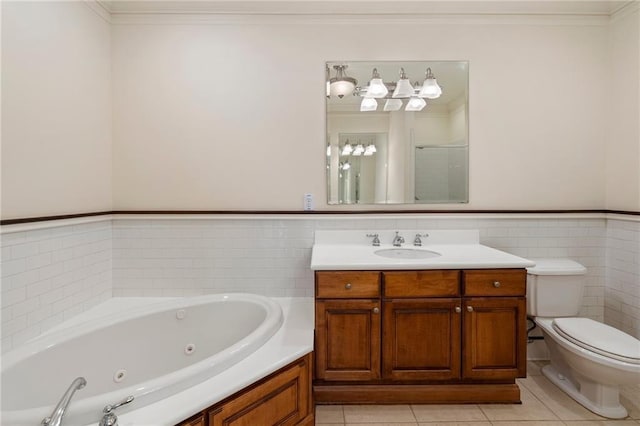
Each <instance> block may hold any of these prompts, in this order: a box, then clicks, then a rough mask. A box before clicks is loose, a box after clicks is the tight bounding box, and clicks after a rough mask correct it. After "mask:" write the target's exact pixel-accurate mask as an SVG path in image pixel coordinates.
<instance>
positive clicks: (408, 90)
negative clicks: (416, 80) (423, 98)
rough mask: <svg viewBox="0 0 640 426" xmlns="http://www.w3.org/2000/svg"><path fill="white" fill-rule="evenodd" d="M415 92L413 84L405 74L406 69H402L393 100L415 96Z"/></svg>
mask: <svg viewBox="0 0 640 426" xmlns="http://www.w3.org/2000/svg"><path fill="white" fill-rule="evenodd" d="M414 93H415V90H414V89H413V86H412V85H411V82H410V81H409V79H408V78H407V74H405V72H404V68H400V80H398V82H397V83H396V89H395V90H394V91H393V95H392V97H393V98H408V97H409V96H413V94H414Z"/></svg>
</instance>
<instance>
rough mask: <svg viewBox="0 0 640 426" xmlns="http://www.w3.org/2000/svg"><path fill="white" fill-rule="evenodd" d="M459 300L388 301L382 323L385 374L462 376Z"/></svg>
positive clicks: (405, 377)
mask: <svg viewBox="0 0 640 426" xmlns="http://www.w3.org/2000/svg"><path fill="white" fill-rule="evenodd" d="M460 303H461V300H460V299H459V298H445V299H413V300H398V299H394V300H386V301H385V302H384V316H383V325H382V330H383V337H382V341H383V349H382V351H383V352H382V366H383V377H384V378H385V379H395V380H448V379H457V378H460V334H461V314H460ZM456 308H457V309H456Z"/></svg>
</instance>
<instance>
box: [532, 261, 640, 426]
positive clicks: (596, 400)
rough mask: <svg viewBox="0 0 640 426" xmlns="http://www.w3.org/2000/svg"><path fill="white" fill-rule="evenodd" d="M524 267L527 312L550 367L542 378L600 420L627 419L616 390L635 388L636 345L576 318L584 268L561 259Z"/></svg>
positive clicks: (638, 369)
mask: <svg viewBox="0 0 640 426" xmlns="http://www.w3.org/2000/svg"><path fill="white" fill-rule="evenodd" d="M534 261H535V262H536V266H534V267H531V268H527V272H528V276H527V308H528V309H527V310H528V314H529V315H530V316H532V317H534V318H533V319H534V321H535V323H536V324H537V325H538V326H539V327H540V329H541V330H542V334H543V336H544V341H545V343H546V345H547V347H548V349H549V353H550V360H551V363H550V364H549V365H547V366H545V367H544V368H543V369H542V373H543V374H544V375H545V377H547V378H548V379H549V380H550V381H551V382H553V383H554V384H555V385H556V386H558V387H559V388H560V389H562V390H563V391H564V392H566V393H567V394H568V395H569V396H571V397H572V398H573V399H575V400H576V401H577V402H579V403H580V404H582V405H583V406H584V407H586V408H588V409H589V410H591V411H593V412H594V413H596V414H599V415H601V416H604V417H609V418H614V419H619V418H624V417H626V416H627V410H626V409H625V408H624V407H623V406H622V404H620V398H619V387H620V386H622V385H627V384H638V383H640V340H638V339H636V338H635V337H633V336H630V335H628V334H626V333H624V332H622V331H620V330H618V329H615V328H613V327H611V326H608V325H606V324H602V323H600V322H597V321H594V320H591V319H588V318H580V317H577V316H576V315H577V313H578V310H579V308H580V305H581V303H582V292H583V288H584V274H585V272H586V269H585V268H584V267H583V266H582V265H580V264H578V263H576V262H573V261H570V260H566V259H540V260H534Z"/></svg>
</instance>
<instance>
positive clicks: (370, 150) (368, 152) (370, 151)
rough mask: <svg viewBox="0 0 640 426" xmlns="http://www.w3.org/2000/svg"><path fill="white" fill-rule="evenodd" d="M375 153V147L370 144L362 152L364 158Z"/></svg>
mask: <svg viewBox="0 0 640 426" xmlns="http://www.w3.org/2000/svg"><path fill="white" fill-rule="evenodd" d="M376 152H378V150H377V149H376V146H375V145H374V144H372V143H370V144H369V145H367V147H366V148H365V150H364V155H365V156H367V157H368V156H370V155H373V154H375V153H376Z"/></svg>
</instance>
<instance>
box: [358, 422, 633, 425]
mask: <svg viewBox="0 0 640 426" xmlns="http://www.w3.org/2000/svg"><path fill="white" fill-rule="evenodd" d="M346 426H418V423H415V422H412V423H347V424H346ZM466 426H470V425H469V424H467V425H466ZM634 426H635V425H634Z"/></svg>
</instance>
